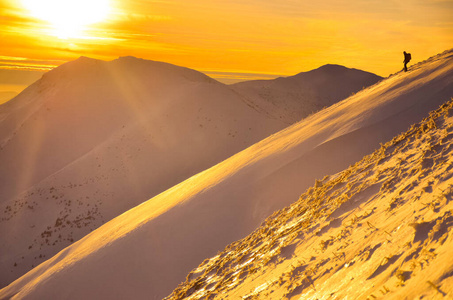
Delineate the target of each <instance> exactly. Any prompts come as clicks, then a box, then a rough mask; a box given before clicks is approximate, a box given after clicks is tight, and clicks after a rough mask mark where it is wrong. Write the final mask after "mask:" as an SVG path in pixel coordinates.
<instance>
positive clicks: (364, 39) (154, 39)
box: [0, 0, 453, 103]
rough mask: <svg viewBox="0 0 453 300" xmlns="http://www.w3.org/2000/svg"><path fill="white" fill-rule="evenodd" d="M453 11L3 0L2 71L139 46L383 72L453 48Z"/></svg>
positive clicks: (415, 6) (418, 5)
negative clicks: (405, 54)
mask: <svg viewBox="0 0 453 300" xmlns="http://www.w3.org/2000/svg"><path fill="white" fill-rule="evenodd" d="M61 3H64V5H61ZM452 13H453V2H451V1H449V0H386V1H377V0H372V1H364V0H354V1H339V0H326V1H322V2H317V3H313V2H312V1H300V0H282V1H279V2H278V3H277V2H275V1H270V0H249V1H220V0H210V1H207V0H195V1H190V2H187V1H182V0H173V1H169V0H153V1H145V0H132V1H125V0H92V1H87V0H83V1H82V0H77V1H76V0H66V1H64V2H62V1H56V0H43V1H39V2H36V1H30V0H0V16H1V17H0V36H1V39H2V47H1V52H0V75H1V72H2V71H3V70H5V69H14V70H33V71H47V70H50V69H52V68H54V67H55V66H58V65H60V64H62V63H64V62H67V61H70V60H74V59H76V58H78V57H79V56H88V57H93V58H98V59H103V60H112V59H115V58H117V57H119V56H136V57H140V58H144V59H151V60H157V61H165V62H168V63H172V64H176V65H181V66H185V67H189V68H192V69H196V70H199V71H202V72H204V73H206V74H208V75H209V76H211V77H213V78H216V79H218V80H220V81H223V82H235V81H241V80H247V79H262V78H273V77H277V76H279V75H283V76H289V75H294V74H297V73H299V72H302V71H308V70H312V69H314V68H317V67H319V66H321V65H324V64H327V63H333V64H340V65H344V66H347V67H350V68H357V69H362V70H365V71H368V72H373V73H375V74H377V75H380V76H387V75H389V74H392V73H394V72H397V71H399V70H400V68H401V67H402V63H401V62H402V51H403V50H406V51H409V52H411V53H412V54H413V56H412V57H413V61H412V63H415V62H418V61H422V60H424V59H427V58H428V57H429V56H430V55H431V54H432V53H439V52H442V51H444V50H445V49H449V48H451V46H452V42H453V22H452V21H451V15H452ZM3 77H4V76H3ZM0 78H1V76H0ZM14 84H15V85H16V86H13V85H14ZM0 86H2V88H0V92H2V91H3V92H4V91H8V89H6V90H5V86H6V83H5V82H1V81H0ZM6 87H7V88H9V89H11V88H12V87H13V88H14V89H15V90H16V91H20V89H21V88H22V87H21V86H20V82H19V83H13V84H12V83H11V82H9V83H8V85H7V86H6ZM0 103H1V102H0Z"/></svg>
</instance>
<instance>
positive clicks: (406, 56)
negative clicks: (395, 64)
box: [403, 51, 412, 72]
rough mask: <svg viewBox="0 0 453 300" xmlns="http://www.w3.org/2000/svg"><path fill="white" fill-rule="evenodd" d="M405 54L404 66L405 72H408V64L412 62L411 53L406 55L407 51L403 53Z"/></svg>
mask: <svg viewBox="0 0 453 300" xmlns="http://www.w3.org/2000/svg"><path fill="white" fill-rule="evenodd" d="M403 53H404V60H403V64H404V72H407V64H408V63H409V62H410V61H411V58H412V57H411V54H410V53H406V51H403Z"/></svg>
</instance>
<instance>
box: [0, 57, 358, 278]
mask: <svg viewBox="0 0 453 300" xmlns="http://www.w3.org/2000/svg"><path fill="white" fill-rule="evenodd" d="M357 72H358V74H361V73H360V72H361V71H357ZM337 80H340V81H342V82H344V83H346V82H347V81H348V80H347V79H342V78H340V77H339V78H337ZM261 111H262V110H261V109H260V108H259V107H257V106H256V105H250V103H249V102H247V101H245V97H244V96H243V95H241V94H239V93H237V92H236V91H234V90H232V89H231V87H229V86H227V85H224V84H222V83H220V82H217V81H215V80H213V79H211V78H209V77H208V76H206V75H205V74H202V73H200V72H198V71H195V70H192V69H189V68H185V67H180V66H175V65H172V64H168V63H164V62H156V61H149V60H144V59H139V58H135V57H130V56H129V57H121V58H118V59H116V60H113V61H101V60H97V59H93V58H88V57H80V58H79V59H77V60H75V61H72V62H69V63H66V64H64V65H62V66H60V67H58V68H55V69H54V70H52V71H50V72H48V73H46V74H44V76H43V77H42V79H41V80H39V81H37V82H36V83H35V84H33V85H31V86H30V87H29V88H27V89H26V90H25V91H24V92H23V93H21V94H20V95H19V96H18V97H16V98H15V99H13V100H11V101H9V102H7V103H5V104H3V105H1V106H0V165H1V166H2V168H1V169H0V236H2V237H3V238H2V240H1V241H0V252H1V253H3V255H2V256H1V257H0V268H1V269H4V270H6V271H5V272H2V273H1V274H0V286H2V287H3V286H5V285H7V284H8V283H10V282H11V281H13V280H14V279H17V278H18V277H19V276H21V275H23V274H25V273H26V272H27V271H28V270H30V269H32V268H33V267H35V266H37V265H38V264H40V263H41V262H43V261H45V260H46V259H47V258H49V257H51V256H53V255H54V254H56V253H57V252H58V251H60V250H62V249H63V248H65V247H66V246H68V245H70V244H71V243H73V242H74V241H77V240H79V239H80V238H82V237H83V236H85V235H86V234H88V233H89V232H91V231H93V230H95V229H96V228H98V227H99V226H100V225H102V224H103V223H105V222H107V221H109V220H111V219H112V218H114V217H116V216H118V215H119V214H122V213H123V212H125V211H127V210H128V209H131V208H133V207H134V206H136V205H138V204H140V203H142V202H143V201H145V200H147V199H149V198H151V197H153V196H154V195H157V194H159V193H161V192H163V191H165V190H166V189H168V188H171V187H172V186H174V185H175V184H178V183H180V182H181V181H183V180H185V179H187V178H188V177H190V176H192V175H195V174H197V173H198V172H200V171H203V170H205V169H207V168H209V167H211V166H213V165H215V164H216V163H219V162H220V161H222V160H224V159H226V158H228V157H229V156H231V155H233V154H235V153H237V152H239V151H241V150H243V149H245V148H246V147H248V146H250V145H252V144H254V143H256V142H258V141H260V140H261V139H263V138H265V137H267V136H269V135H271V134H272V133H275V132H277V131H279V130H281V129H283V128H285V127H286V126H287V123H285V122H283V121H282V120H278V119H276V118H273V117H269V115H267V114H263V113H261ZM19 236H20V237H21V238H19Z"/></svg>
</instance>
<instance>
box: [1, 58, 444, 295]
mask: <svg viewBox="0 0 453 300" xmlns="http://www.w3.org/2000/svg"><path fill="white" fill-rule="evenodd" d="M452 78H453V55H452V51H446V52H444V53H442V54H440V55H437V56H434V57H432V58H430V59H428V60H427V61H425V62H422V63H420V64H418V65H416V66H413V67H411V69H410V71H409V72H407V73H398V74H395V75H393V76H391V77H389V78H387V79H385V80H383V81H381V82H380V83H378V84H376V85H374V86H372V87H370V88H368V89H366V90H363V91H361V92H359V93H357V94H355V95H353V96H351V97H349V98H348V99H345V100H344V101H342V102H339V103H338V104H336V105H333V106H331V107H329V108H327V109H324V110H322V111H320V112H318V113H316V114H314V115H312V116H310V117H308V118H306V119H304V120H303V121H301V122H299V123H297V124H295V125H293V126H291V127H289V128H286V129H284V130H282V131H281V132H279V133H277V134H274V135H272V136H270V137H269V138H266V139H264V140H263V141H261V142H259V143H257V144H255V145H253V146H251V147H249V148H247V149H245V150H244V151H241V152H239V153H238V154H236V155H234V156H232V157H230V158H229V159H227V160H225V161H223V162H222V163H220V164H218V165H216V166H214V167H212V168H210V169H207V170H206V171H203V172H201V173H199V174H197V175H195V176H193V177H191V178H189V179H187V180H186V181H184V182H182V183H180V184H178V185H176V186H174V187H172V188H170V189H168V190H166V191H165V192H163V193H161V194H159V195H157V196H156V197H154V198H152V199H150V200H149V201H146V202H144V203H143V204H141V205H139V206H137V207H135V208H133V209H131V210H129V211H127V212H126V213H124V214H122V215H120V216H118V217H117V218H115V219H113V220H112V221H110V222H108V223H106V224H104V225H103V226H101V227H99V228H98V229H96V230H95V231H93V232H92V233H90V234H89V235H87V236H85V237H84V238H82V239H81V240H79V241H77V242H75V243H74V244H72V245H71V246H69V247H67V248H66V249H64V250H63V251H61V252H60V253H58V254H57V255H55V256H54V257H52V258H50V259H48V260H47V261H45V262H44V263H42V264H41V265H39V266H37V267H35V268H34V269H33V270H31V271H30V272H28V273H27V274H26V275H24V276H22V277H21V278H19V279H18V280H16V281H15V282H13V283H12V284H10V285H9V286H8V287H6V288H4V289H2V290H1V291H0V298H2V299H3V298H10V297H12V296H13V295H16V297H17V298H20V299H42V298H54V297H58V298H60V299H86V298H92V297H94V295H95V296H96V297H97V298H105V299H124V298H128V299H132V298H133V299H161V298H163V297H165V296H166V295H168V294H170V293H171V291H172V290H173V289H174V288H175V287H176V286H177V284H178V283H179V282H181V281H183V280H184V278H185V277H186V275H187V273H188V272H189V271H190V270H191V269H193V268H195V267H196V266H197V265H199V264H200V263H201V262H202V261H203V260H204V259H205V258H206V257H212V256H214V255H215V254H216V253H217V252H218V251H219V250H221V249H223V248H224V247H226V246H227V245H228V244H230V243H232V242H234V241H236V240H238V239H241V238H243V237H245V236H247V235H248V234H249V233H250V232H252V231H253V230H255V229H256V228H257V227H258V226H259V225H260V224H261V223H262V222H263V221H264V220H265V218H266V217H268V216H269V215H270V214H271V213H272V212H274V211H275V210H277V209H281V208H283V207H285V206H287V205H289V204H291V203H292V202H294V201H295V200H297V198H298V197H299V196H300V193H301V191H303V190H305V189H306V188H307V187H309V186H311V185H312V184H313V182H314V181H315V179H317V178H323V177H324V175H327V174H335V173H337V172H339V171H341V170H343V169H345V168H346V167H348V165H350V164H353V163H355V162H357V161H359V160H360V159H361V158H362V157H363V156H364V155H366V154H369V153H372V152H373V151H374V150H375V149H377V148H379V143H381V142H385V141H387V140H389V139H391V138H393V137H394V136H396V135H398V134H399V133H401V132H403V131H404V130H406V129H407V128H408V127H409V126H410V125H411V124H413V123H415V122H418V121H420V120H421V119H422V118H423V117H424V116H426V115H428V113H429V112H430V111H431V110H433V109H435V108H436V107H438V106H439V105H441V104H442V103H444V102H445V101H447V100H449V99H450V98H451V96H452V95H453V85H452V84H451V83H452ZM125 197H126V199H127V196H125ZM374 226H377V225H374ZM55 229H56V230H58V229H59V228H52V230H55ZM19 263H20V258H19Z"/></svg>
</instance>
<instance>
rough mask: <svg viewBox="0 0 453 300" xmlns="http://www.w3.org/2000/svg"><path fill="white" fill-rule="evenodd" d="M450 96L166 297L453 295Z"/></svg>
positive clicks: (318, 184)
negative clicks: (421, 119) (423, 116)
mask: <svg viewBox="0 0 453 300" xmlns="http://www.w3.org/2000/svg"><path fill="white" fill-rule="evenodd" d="M452 199H453V99H452V100H451V101H449V102H448V103H446V104H444V105H442V106H441V107H440V108H439V109H438V110H436V111H434V112H432V113H431V114H430V116H429V117H428V118H425V119H424V120H423V121H422V122H421V123H419V124H416V125H414V126H412V127H411V128H410V129H409V130H408V131H407V132H405V133H403V134H401V135H399V136H397V137H396V138H394V139H393V140H391V141H390V142H388V143H386V144H385V145H383V146H382V147H381V148H380V149H378V150H376V151H375V152H374V153H373V154H371V155H368V156H366V157H365V158H363V159H362V160H361V161H359V162H358V163H356V164H354V165H353V166H350V167H349V168H347V169H346V170H345V171H342V172H340V173H338V174H336V175H332V176H326V177H325V178H324V179H323V180H319V181H316V183H315V185H314V186H313V187H311V188H309V189H308V190H307V191H306V192H305V193H304V194H302V195H301V196H300V198H299V200H298V201H296V202H295V203H294V204H292V205H291V206H288V207H286V208H284V209H282V210H280V211H278V212H276V213H274V214H273V215H272V216H271V217H269V218H268V219H267V220H266V221H265V222H264V224H262V225H261V226H260V227H259V228H258V229H257V230H256V231H254V232H253V233H252V234H251V235H249V236H247V237H246V238H244V239H243V240H241V241H238V242H235V243H233V244H231V245H229V246H228V247H227V248H226V249H225V250H224V251H222V252H220V253H219V254H217V255H216V256H215V257H213V258H211V259H209V260H206V261H205V262H203V264H201V265H200V266H199V267H198V268H197V269H195V270H193V271H192V272H191V273H190V274H189V275H188V276H187V280H186V282H185V283H184V284H182V285H181V286H179V287H178V288H177V289H176V290H175V291H174V292H173V293H172V295H171V296H170V297H168V298H165V299H168V300H170V299H327V298H332V299H346V298H351V299H376V298H381V297H382V298H385V299H422V298H423V299H424V298H427V299H451V298H453V231H452V228H453V202H452Z"/></svg>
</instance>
